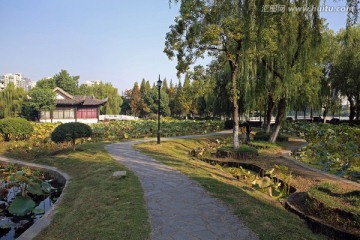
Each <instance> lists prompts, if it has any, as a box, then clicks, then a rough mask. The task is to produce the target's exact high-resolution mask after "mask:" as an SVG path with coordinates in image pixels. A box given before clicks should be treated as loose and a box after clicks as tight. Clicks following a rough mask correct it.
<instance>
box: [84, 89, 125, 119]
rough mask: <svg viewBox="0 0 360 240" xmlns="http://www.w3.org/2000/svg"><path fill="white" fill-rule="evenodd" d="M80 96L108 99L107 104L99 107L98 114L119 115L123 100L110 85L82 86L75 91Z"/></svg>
mask: <svg viewBox="0 0 360 240" xmlns="http://www.w3.org/2000/svg"><path fill="white" fill-rule="evenodd" d="M77 91H78V93H79V94H81V95H93V96H94V97H96V98H98V99H105V98H108V101H107V103H106V104H105V105H104V106H101V107H100V114H119V113H120V111H121V105H122V103H123V100H122V98H121V96H120V94H119V92H118V89H117V88H115V87H113V85H112V84H111V83H105V84H104V83H102V82H101V83H100V84H96V85H93V86H87V85H85V84H82V85H81V86H80V87H79V89H78V90H77Z"/></svg>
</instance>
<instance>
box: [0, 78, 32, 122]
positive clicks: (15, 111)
mask: <svg viewBox="0 0 360 240" xmlns="http://www.w3.org/2000/svg"><path fill="white" fill-rule="evenodd" d="M25 99H26V92H25V90H24V89H22V88H18V87H15V85H14V84H13V83H10V84H8V86H6V88H5V89H4V90H3V91H0V118H7V117H18V116H19V115H20V112H21V106H22V104H23V102H24V100H25Z"/></svg>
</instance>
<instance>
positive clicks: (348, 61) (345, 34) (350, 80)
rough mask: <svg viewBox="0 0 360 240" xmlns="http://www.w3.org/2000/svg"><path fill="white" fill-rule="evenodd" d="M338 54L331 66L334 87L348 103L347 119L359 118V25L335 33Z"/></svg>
mask: <svg viewBox="0 0 360 240" xmlns="http://www.w3.org/2000/svg"><path fill="white" fill-rule="evenodd" d="M337 38H338V42H339V45H340V46H339V47H340V50H339V55H338V56H337V57H336V59H335V61H334V62H333V65H332V67H331V72H330V77H331V79H332V81H333V85H334V88H336V89H337V90H339V91H340V93H341V94H342V95H343V96H346V97H347V99H348V101H349V103H350V116H349V120H353V119H354V118H355V117H356V119H357V120H359V119H360V69H359V65H360V55H359V51H360V44H359V43H360V26H353V27H348V28H347V29H346V30H342V31H340V32H339V34H338V35H337Z"/></svg>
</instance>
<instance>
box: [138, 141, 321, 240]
mask: <svg viewBox="0 0 360 240" xmlns="http://www.w3.org/2000/svg"><path fill="white" fill-rule="evenodd" d="M219 138H221V137H220V136H219ZM209 142H210V140H209V139H205V138H202V139H177V140H171V141H166V142H162V143H161V144H160V145H157V144H156V143H154V142H149V143H143V144H140V145H137V146H136V148H137V149H139V150H141V151H143V152H144V153H146V154H149V155H151V156H152V157H154V158H155V159H157V160H159V161H161V162H162V163H164V164H166V165H169V166H171V167H173V168H175V169H177V170H179V171H181V172H183V173H185V174H186V175H188V176H189V177H190V178H191V179H193V180H195V181H197V182H198V183H200V184H201V185H202V186H203V187H204V188H205V189H206V190H207V191H208V192H209V193H210V194H212V195H213V196H215V197H217V198H219V199H221V200H223V201H224V202H225V203H227V204H228V205H229V206H230V207H231V208H232V209H233V211H234V213H235V214H236V215H237V216H239V218H240V219H241V220H242V221H244V223H245V225H246V226H247V227H248V228H250V229H251V230H252V231H254V232H255V233H256V234H258V236H259V237H260V239H286V240H287V239H326V237H324V236H323V235H318V234H314V233H312V232H311V230H309V228H308V227H307V225H306V224H305V222H304V221H302V220H301V219H300V218H299V217H297V216H296V215H294V214H292V213H290V212H288V211H286V210H285V209H284V208H283V207H282V206H281V205H280V204H279V203H278V202H276V201H275V200H272V199H271V198H270V197H266V196H265V195H263V194H261V193H260V192H259V191H253V190H251V189H250V188H249V187H247V186H245V185H244V184H242V183H241V182H240V181H236V180H234V179H233V178H232V177H231V175H230V174H228V173H226V172H224V171H221V170H220V169H218V168H216V167H214V166H211V165H209V164H207V163H204V162H202V161H199V160H195V159H192V158H191V157H190V156H189V155H188V152H189V151H190V150H191V149H194V148H197V147H202V146H205V145H207V144H208V143H209Z"/></svg>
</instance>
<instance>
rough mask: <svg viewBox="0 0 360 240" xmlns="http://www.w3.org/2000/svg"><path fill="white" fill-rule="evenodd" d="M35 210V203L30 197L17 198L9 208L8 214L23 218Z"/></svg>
mask: <svg viewBox="0 0 360 240" xmlns="http://www.w3.org/2000/svg"><path fill="white" fill-rule="evenodd" d="M34 208H35V202H34V201H33V200H32V199H31V198H30V197H23V196H17V197H16V198H15V199H14V201H12V202H11V204H10V206H9V209H8V210H9V212H10V213H11V214H13V215H15V216H25V215H26V214H28V213H30V212H31V211H32V210H33V209H34Z"/></svg>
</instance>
